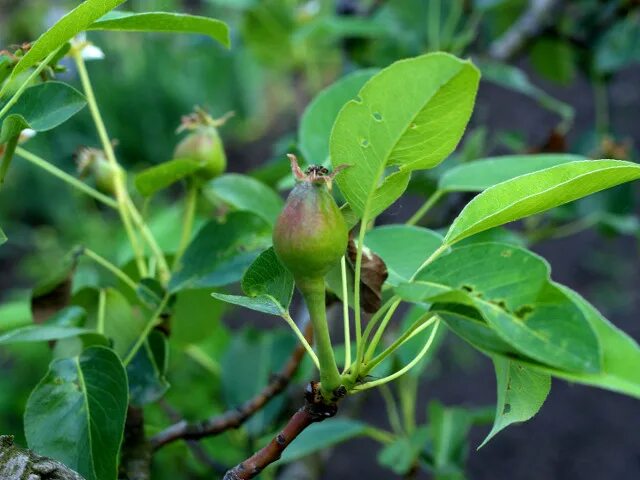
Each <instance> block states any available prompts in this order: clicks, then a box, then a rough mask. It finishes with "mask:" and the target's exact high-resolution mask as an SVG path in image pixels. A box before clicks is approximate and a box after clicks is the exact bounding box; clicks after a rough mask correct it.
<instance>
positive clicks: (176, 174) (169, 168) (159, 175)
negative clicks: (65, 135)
mask: <svg viewBox="0 0 640 480" xmlns="http://www.w3.org/2000/svg"><path fill="white" fill-rule="evenodd" d="M201 168H202V165H200V163H198V162H196V161H194V160H189V159H187V158H177V159H175V160H169V161H168V162H164V163H161V164H160V165H154V166H153V167H149V168H147V169H145V170H143V171H142V172H140V173H138V174H137V175H136V177H135V185H136V188H137V189H138V191H139V192H140V193H141V194H142V195H144V196H145V197H150V196H151V195H154V194H156V193H157V192H159V191H160V190H163V189H165V188H167V187H170V186H171V185H173V184H174V183H176V182H179V181H180V180H182V179H183V178H186V177H188V176H190V175H193V174H194V173H195V172H197V171H198V170H200V169H201Z"/></svg>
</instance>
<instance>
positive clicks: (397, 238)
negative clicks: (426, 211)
mask: <svg viewBox="0 0 640 480" xmlns="http://www.w3.org/2000/svg"><path fill="white" fill-rule="evenodd" d="M364 244H365V246H366V247H367V248H369V249H371V250H372V251H373V252H374V253H376V254H377V255H378V256H379V257H380V258H382V260H383V261H384V263H385V265H386V266H387V270H388V272H389V278H388V279H387V282H389V284H390V285H398V284H399V283H401V282H408V281H409V280H410V279H411V278H412V277H413V275H415V273H416V272H417V271H418V269H419V268H420V266H421V265H422V264H423V263H424V261H425V260H426V259H427V258H429V257H430V256H431V254H432V253H433V252H435V251H436V249H437V248H438V247H440V246H441V245H442V236H440V235H439V234H437V233H436V232H434V231H432V230H429V229H427V228H421V227H414V226H409V225H384V226H382V227H376V228H374V229H373V230H370V231H369V232H367V236H366V237H365V240H364ZM399 246H401V247H399Z"/></svg>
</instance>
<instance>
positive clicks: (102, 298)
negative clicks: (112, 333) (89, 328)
mask: <svg viewBox="0 0 640 480" xmlns="http://www.w3.org/2000/svg"><path fill="white" fill-rule="evenodd" d="M98 295H99V296H98V325H97V327H96V330H97V331H98V333H100V334H104V318H105V314H106V310H107V291H106V290H105V289H104V288H101V289H100V293H99V294H98Z"/></svg>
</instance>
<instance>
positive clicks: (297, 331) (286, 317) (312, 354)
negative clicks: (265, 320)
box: [282, 312, 320, 370]
mask: <svg viewBox="0 0 640 480" xmlns="http://www.w3.org/2000/svg"><path fill="white" fill-rule="evenodd" d="M282 318H284V321H285V322H287V324H288V325H289V326H290V327H291V329H292V330H293V333H295V334H296V337H298V340H300V343H302V346H304V348H305V350H306V351H307V353H308V354H309V356H310V357H311V360H313V363H314V364H315V366H316V368H317V369H318V370H320V361H319V360H318V356H317V355H316V352H314V351H313V348H311V345H309V342H307V339H306V338H305V336H304V334H303V333H302V332H301V331H300V329H299V328H298V326H297V325H296V322H295V321H294V320H293V318H291V315H289V312H284V313H282Z"/></svg>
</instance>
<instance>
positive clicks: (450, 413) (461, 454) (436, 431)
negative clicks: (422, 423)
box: [428, 401, 473, 480]
mask: <svg viewBox="0 0 640 480" xmlns="http://www.w3.org/2000/svg"><path fill="white" fill-rule="evenodd" d="M428 417H429V430H430V433H431V442H432V444H433V469H434V470H435V472H436V474H445V473H446V476H445V477H439V476H437V478H447V479H449V478H451V479H460V480H462V479H463V478H464V476H463V475H461V474H462V473H463V472H464V462H465V460H466V454H467V434H468V433H469V429H470V428H471V425H472V423H473V414H472V412H469V411H468V410H465V409H463V408H456V407H445V406H444V405H442V404H441V403H440V402H435V401H434V402H431V403H429V407H428Z"/></svg>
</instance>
